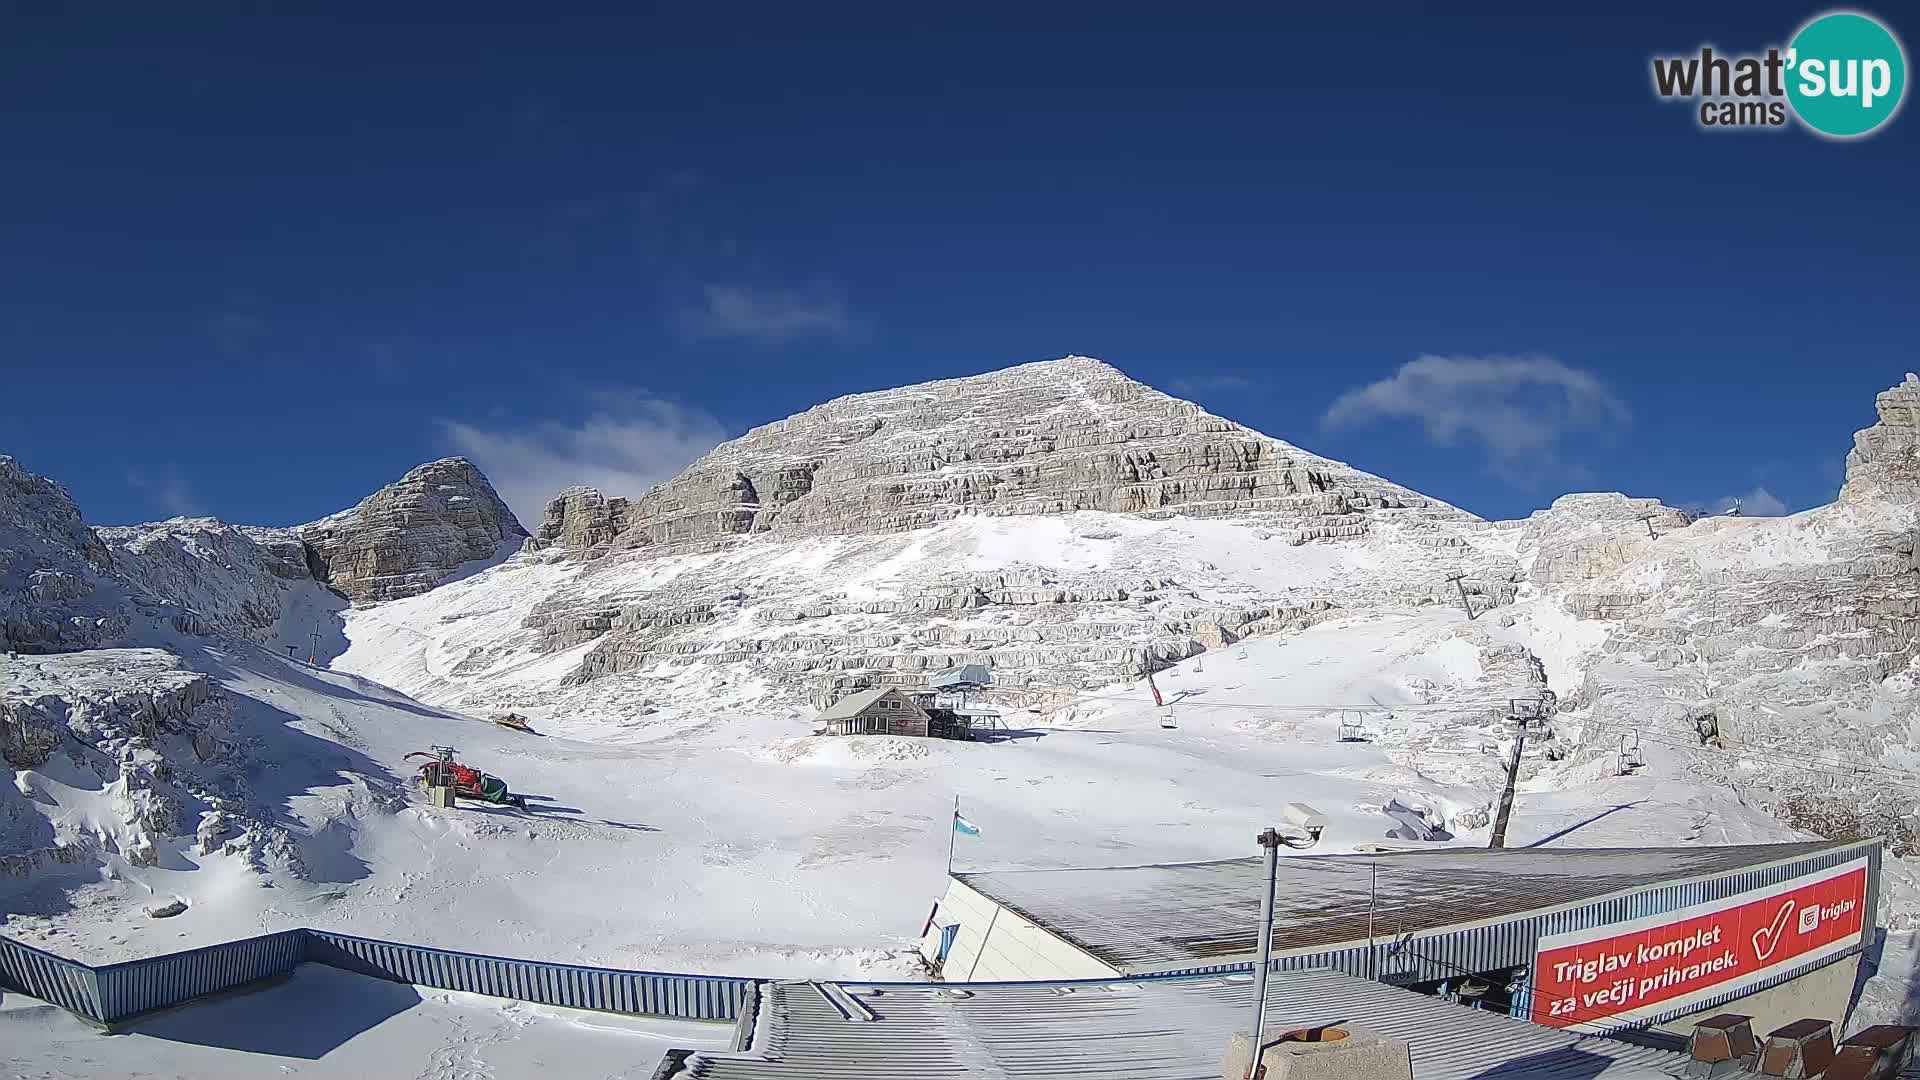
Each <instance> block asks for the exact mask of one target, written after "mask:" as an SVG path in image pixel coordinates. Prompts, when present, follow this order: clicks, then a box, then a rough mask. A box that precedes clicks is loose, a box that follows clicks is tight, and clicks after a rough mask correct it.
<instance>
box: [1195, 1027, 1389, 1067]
mask: <svg viewBox="0 0 1920 1080" xmlns="http://www.w3.org/2000/svg"><path fill="white" fill-rule="evenodd" d="M1250 1041H1251V1040H1249V1039H1248V1038H1247V1036H1246V1035H1245V1034H1244V1033H1235V1034H1234V1036H1233V1041H1232V1042H1231V1043H1229V1044H1228V1046H1227V1057H1226V1060H1225V1061H1222V1062H1221V1063H1220V1075H1221V1077H1222V1078H1223V1080H1246V1078H1247V1077H1248V1075H1249V1067H1250V1066H1251V1065H1252V1061H1251V1054H1250V1048H1249V1045H1248V1044H1249V1042H1250ZM1251 1075H1252V1076H1255V1077H1259V1078H1261V1080H1413V1058H1412V1055H1411V1053H1410V1052H1409V1050H1408V1045H1407V1042H1406V1040H1404V1039H1395V1038H1390V1037H1388V1036H1385V1035H1380V1034H1377V1033H1374V1032H1371V1031H1362V1030H1360V1029H1359V1028H1352V1027H1306V1028H1293V1029H1286V1028H1268V1029H1267V1030H1266V1032H1264V1033H1263V1037H1262V1038H1261V1040H1260V1065H1259V1069H1258V1070H1257V1071H1254V1072H1252V1073H1251Z"/></svg>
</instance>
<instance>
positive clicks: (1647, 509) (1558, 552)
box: [1520, 491, 1694, 585]
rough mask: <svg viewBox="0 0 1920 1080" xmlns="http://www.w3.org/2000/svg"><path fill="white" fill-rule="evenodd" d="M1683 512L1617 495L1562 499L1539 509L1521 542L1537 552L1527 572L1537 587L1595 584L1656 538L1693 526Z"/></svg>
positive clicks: (1529, 520)
mask: <svg viewBox="0 0 1920 1080" xmlns="http://www.w3.org/2000/svg"><path fill="white" fill-rule="evenodd" d="M1693 521H1694V517H1693V515H1692V514H1689V513H1687V512H1686V511H1684V510H1676V509H1674V508H1673V507H1671V506H1664V505H1662V504H1661V502H1660V500H1658V499H1634V498H1629V497H1628V496H1625V495H1622V494H1620V493H1619V492H1617V491H1608V492H1587V493H1582V494H1574V495H1562V496H1560V497H1559V498H1558V499H1555V500H1554V501H1553V505H1552V506H1551V507H1549V508H1548V509H1546V510H1536V511H1534V513H1533V514H1532V516H1530V517H1528V518H1527V520H1526V522H1525V524H1524V525H1523V526H1522V529H1521V540H1520V543H1521V544H1522V546H1524V547H1529V548H1531V549H1532V550H1533V551H1535V552H1537V554H1536V556H1535V558H1534V559H1533V562H1532V565H1531V566H1530V567H1529V568H1528V570H1527V580H1528V581H1531V582H1533V583H1534V584H1535V585H1561V584H1572V583H1576V582H1582V581H1590V580H1592V579H1594V578H1597V577H1601V576H1603V575H1605V574H1608V573H1611V572H1613V571H1615V570H1618V569H1620V568H1621V567H1623V566H1625V565H1627V564H1628V563H1630V562H1632V561H1633V560H1634V559H1637V558H1641V557H1643V556H1645V555H1646V554H1647V552H1648V551H1649V550H1650V549H1651V547H1652V545H1653V544H1654V542H1655V541H1657V539H1658V538H1659V537H1660V536H1662V535H1665V534H1668V533H1671V532H1673V531H1674V530H1676V529H1684V528H1686V527H1687V526H1689V525H1691V524H1693Z"/></svg>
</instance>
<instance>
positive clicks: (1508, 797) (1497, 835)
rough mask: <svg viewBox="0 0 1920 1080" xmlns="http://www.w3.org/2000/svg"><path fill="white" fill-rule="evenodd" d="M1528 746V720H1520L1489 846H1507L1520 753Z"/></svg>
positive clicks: (1518, 777)
mask: <svg viewBox="0 0 1920 1080" xmlns="http://www.w3.org/2000/svg"><path fill="white" fill-rule="evenodd" d="M1526 748H1527V722H1526V721H1525V720H1521V721H1520V726H1519V729H1518V730H1517V731H1516V732H1515V733H1514V736H1513V760H1512V761H1509V762H1507V786H1506V788H1505V789H1504V790H1502V791H1501V792H1500V816H1499V817H1497V818H1495V819H1494V822H1493V839H1492V841H1490V842H1489V843H1488V844H1487V846H1488V847H1490V848H1503V847H1506V846H1507V819H1508V818H1510V817H1512V816H1513V785H1514V784H1515V783H1516V782H1518V781H1519V779H1520V754H1521V752H1522V751H1524V750H1525V749H1526Z"/></svg>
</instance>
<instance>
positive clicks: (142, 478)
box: [127, 465, 206, 517]
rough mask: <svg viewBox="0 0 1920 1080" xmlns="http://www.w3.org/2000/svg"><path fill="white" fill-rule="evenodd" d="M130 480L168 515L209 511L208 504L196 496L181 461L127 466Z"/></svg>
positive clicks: (195, 515)
mask: <svg viewBox="0 0 1920 1080" xmlns="http://www.w3.org/2000/svg"><path fill="white" fill-rule="evenodd" d="M127 483H129V484H131V485H132V486H134V487H136V488H139V489H140V490H141V491H143V492H145V493H146V494H147V496H148V497H149V498H151V499H152V500H153V503H154V505H155V506H158V507H159V508H160V509H161V510H163V511H165V512H166V514H167V516H168V517H200V516H202V515H204V514H205V513H206V505H205V504H204V503H202V502H201V501H200V500H199V499H198V498H197V497H195V496H194V494H193V490H192V489H191V488H189V487H188V486H187V478H186V475H185V474H183V473H182V472H181V471H180V466H178V465H163V466H160V467H159V468H158V469H143V468H137V467H136V468H132V469H128V470H127Z"/></svg>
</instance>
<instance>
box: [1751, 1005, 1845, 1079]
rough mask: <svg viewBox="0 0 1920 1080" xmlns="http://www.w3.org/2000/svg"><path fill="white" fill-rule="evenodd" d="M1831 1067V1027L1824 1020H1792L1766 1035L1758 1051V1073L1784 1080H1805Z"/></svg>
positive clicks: (1830, 1024) (1831, 1025)
mask: <svg viewBox="0 0 1920 1080" xmlns="http://www.w3.org/2000/svg"><path fill="white" fill-rule="evenodd" d="M1831 1064H1833V1024H1832V1023H1830V1022H1829V1021H1826V1020H1795V1021H1794V1022H1793V1023H1791V1024H1788V1025H1787V1026H1786V1027H1783V1028H1777V1029H1775V1030H1774V1031H1772V1032H1770V1033H1768V1035H1767V1043H1766V1045H1765V1046H1763V1047H1761V1048H1760V1073H1761V1075H1763V1076H1780V1077H1785V1078H1786V1080H1807V1078H1809V1077H1814V1076H1819V1075H1820V1074H1821V1073H1823V1072H1826V1071H1827V1066H1829V1065H1831Z"/></svg>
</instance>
